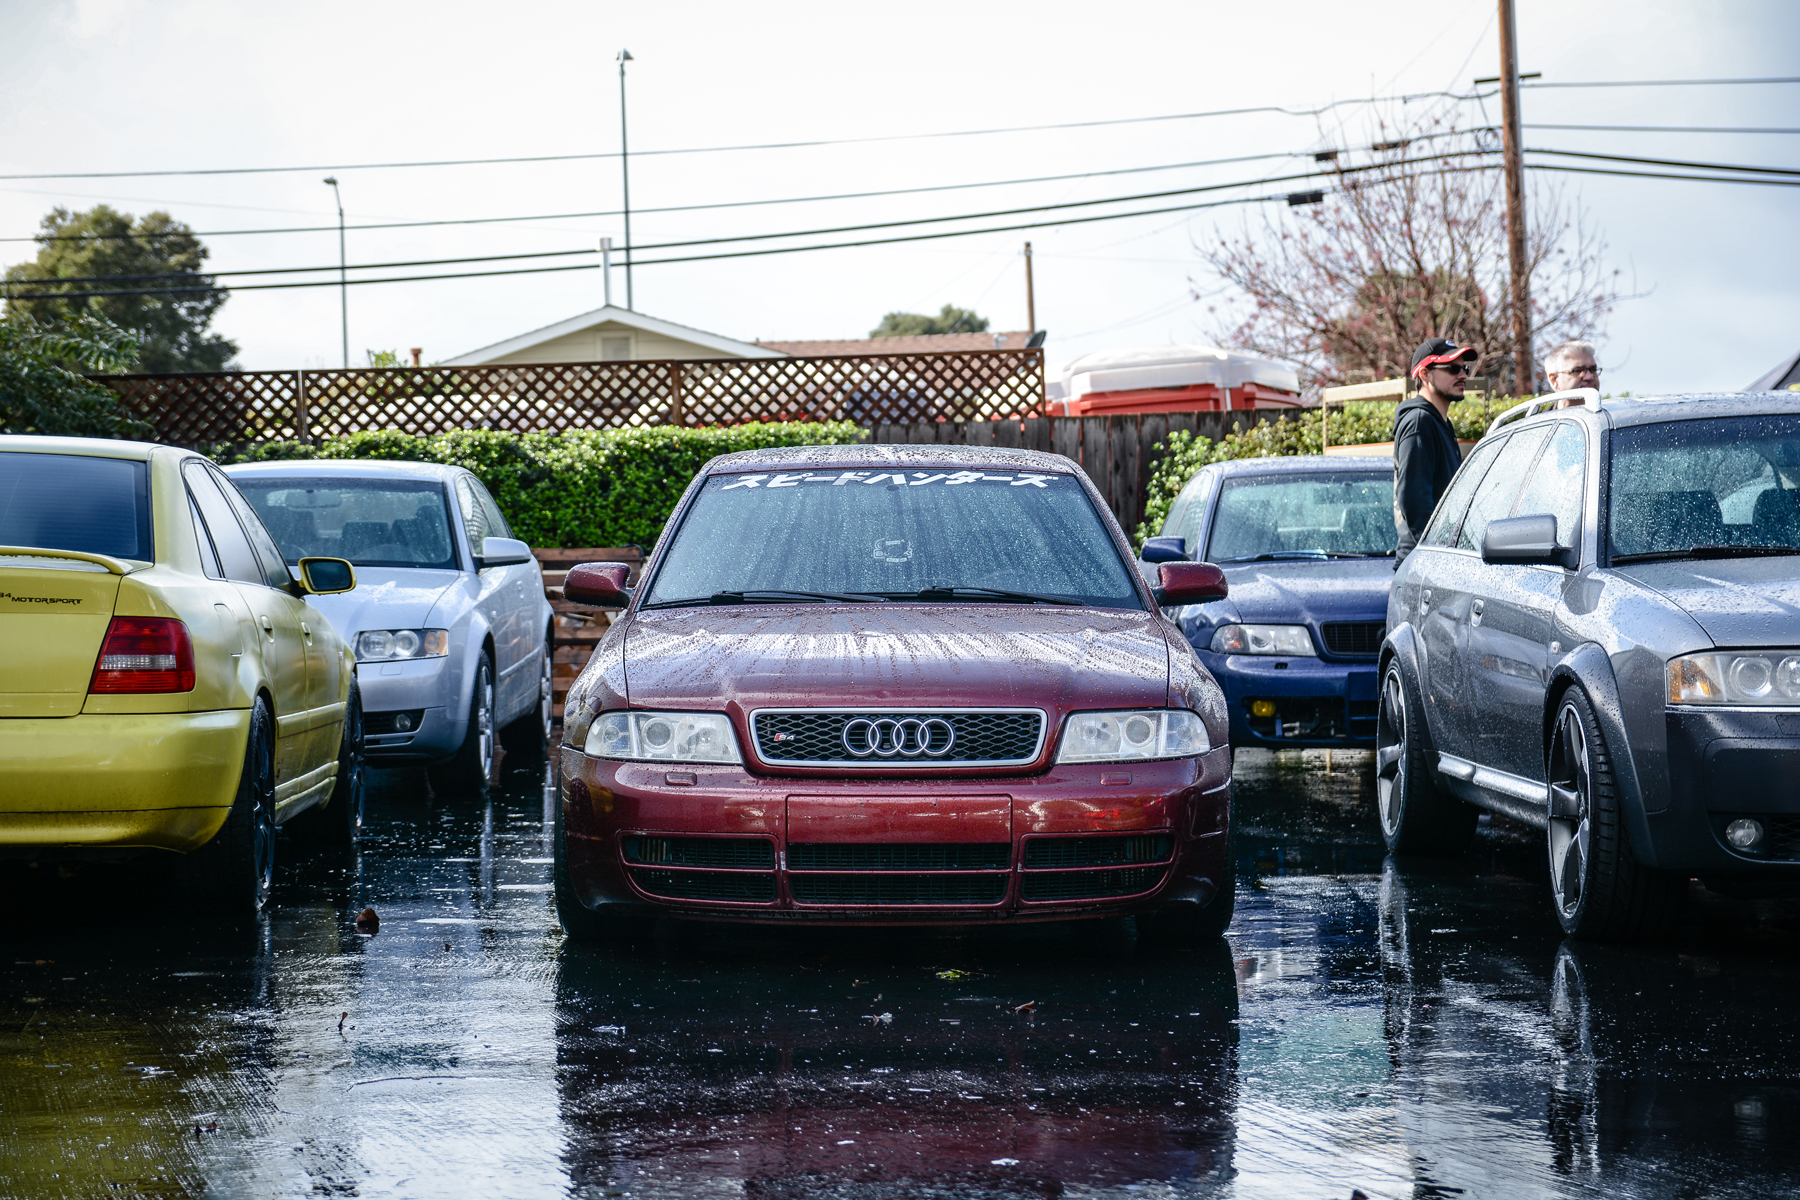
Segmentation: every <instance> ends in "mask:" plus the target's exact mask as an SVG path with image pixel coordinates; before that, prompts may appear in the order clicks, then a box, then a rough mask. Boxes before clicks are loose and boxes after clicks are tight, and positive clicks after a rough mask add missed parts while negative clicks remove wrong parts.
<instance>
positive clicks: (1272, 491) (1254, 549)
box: [1205, 471, 1398, 562]
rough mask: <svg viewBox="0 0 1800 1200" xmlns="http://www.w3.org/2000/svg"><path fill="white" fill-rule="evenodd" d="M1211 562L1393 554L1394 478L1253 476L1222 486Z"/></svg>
mask: <svg viewBox="0 0 1800 1200" xmlns="http://www.w3.org/2000/svg"><path fill="white" fill-rule="evenodd" d="M1217 507H1218V515H1217V516H1216V517H1214V518H1213V528H1212V541H1211V542H1210V544H1209V545H1208V546H1207V550H1206V556H1205V557H1206V559H1207V561H1208V562H1249V561H1254V560H1257V559H1264V558H1379V557H1383V556H1386V555H1390V554H1392V553H1393V552H1394V545H1395V543H1396V542H1397V541H1398V537H1397V535H1396V534H1395V531H1394V477H1393V475H1391V474H1372V473H1369V472H1366V471H1365V472H1362V473H1351V472H1332V473H1329V474H1327V473H1320V474H1316V475H1315V474H1304V475H1303V474H1291V475H1289V474H1283V475H1253V476H1243V477H1239V478H1235V479H1227V480H1225V482H1224V484H1223V486H1221V488H1220V489H1219V503H1218V506H1217Z"/></svg>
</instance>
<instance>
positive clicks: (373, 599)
mask: <svg viewBox="0 0 1800 1200" xmlns="http://www.w3.org/2000/svg"><path fill="white" fill-rule="evenodd" d="M461 577H462V576H461V574H460V573H459V572H456V571H431V570H424V569H421V568H418V567H358V568H356V586H355V587H354V588H352V589H350V590H349V591H347V592H340V593H338V594H337V595H335V596H308V597H307V598H306V602H307V603H308V604H310V605H312V606H313V607H314V608H316V609H318V610H319V611H320V612H322V613H324V614H325V616H326V618H327V619H329V620H330V621H331V624H332V626H333V627H334V628H335V629H336V630H337V631H338V633H339V634H340V635H341V636H342V637H344V638H345V639H349V638H353V637H355V636H356V635H357V634H358V633H361V632H362V631H363V630H365V629H422V628H425V627H426V625H427V624H428V622H427V618H428V617H429V616H430V615H431V609H432V606H433V605H435V604H436V603H437V601H438V597H440V596H442V595H443V594H444V593H445V592H446V591H448V590H449V589H450V588H451V587H452V586H454V585H455V584H456V582H457V580H459V579H460V578H461Z"/></svg>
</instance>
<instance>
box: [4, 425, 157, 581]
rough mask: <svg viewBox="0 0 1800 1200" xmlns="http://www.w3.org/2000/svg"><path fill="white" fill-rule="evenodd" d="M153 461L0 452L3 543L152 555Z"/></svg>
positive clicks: (145, 558)
mask: <svg viewBox="0 0 1800 1200" xmlns="http://www.w3.org/2000/svg"><path fill="white" fill-rule="evenodd" d="M149 479H150V475H149V464H148V463H144V462H138V461H134V460H131V459H126V458H90V457H88V456H87V455H82V454H19V453H16V452H10V453H4V454H0V546H35V547H40V548H43V549H46V550H74V551H77V552H78V553H81V554H107V555H111V556H112V557H114V558H134V559H139V560H142V561H145V562H148V561H151V558H152V555H153V553H154V552H153V550H152V549H151V545H150V483H149Z"/></svg>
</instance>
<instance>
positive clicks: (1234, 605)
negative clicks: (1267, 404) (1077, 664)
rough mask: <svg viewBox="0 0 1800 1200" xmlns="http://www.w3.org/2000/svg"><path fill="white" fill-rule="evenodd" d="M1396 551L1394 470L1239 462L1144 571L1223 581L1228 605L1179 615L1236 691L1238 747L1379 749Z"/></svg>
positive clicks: (1350, 463) (1169, 522)
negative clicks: (1201, 574)
mask: <svg viewBox="0 0 1800 1200" xmlns="http://www.w3.org/2000/svg"><path fill="white" fill-rule="evenodd" d="M1395 541H1396V537H1395V533H1394V464H1393V460H1391V459H1386V458H1364V457H1350V456H1342V457H1340V456H1336V455H1333V456H1329V457H1327V456H1324V455H1307V456H1301V457H1293V458H1249V459H1240V460H1238V461H1236V462H1226V463H1214V464H1213V465H1212V466H1209V467H1205V468H1202V469H1201V471H1200V472H1199V473H1198V474H1197V475H1195V476H1194V478H1193V479H1192V480H1191V481H1190V482H1189V483H1188V485H1187V487H1185V488H1183V489H1182V492H1181V494H1180V495H1179V496H1178V497H1176V499H1175V503H1174V504H1173V505H1172V506H1171V507H1170V509H1169V515H1168V518H1167V519H1166V520H1165V521H1164V522H1163V527H1162V531H1161V533H1160V535H1159V536H1157V537H1153V538H1148V539H1146V540H1145V542H1144V548H1143V551H1142V553H1141V556H1140V562H1139V566H1140V569H1141V570H1144V571H1146V572H1154V571H1155V570H1156V564H1158V563H1165V562H1176V561H1181V560H1186V559H1195V560H1199V561H1203V562H1210V563H1216V564H1218V565H1219V566H1220V567H1222V568H1223V569H1224V571H1225V578H1226V580H1227V581H1228V582H1229V584H1230V588H1231V593H1230V595H1229V596H1228V597H1227V598H1226V599H1224V600H1215V601H1212V602H1211V603H1207V604H1193V605H1188V606H1186V607H1184V608H1179V609H1175V610H1172V611H1171V613H1170V615H1171V616H1172V617H1173V618H1174V620H1175V622H1176V624H1178V625H1179V626H1180V627H1181V630H1182V632H1183V633H1184V634H1186V635H1187V639H1188V641H1189V642H1190V643H1191V644H1192V645H1193V647H1194V649H1195V650H1196V651H1197V652H1198V653H1199V655H1200V661H1201V662H1203V663H1204V664H1205V665H1206V668H1207V670H1209V671H1211V672H1212V674H1213V677H1214V678H1216V679H1217V680H1218V681H1219V683H1220V685H1221V686H1222V687H1223V688H1224V689H1225V698H1226V700H1227V702H1228V704H1229V707H1230V712H1231V744H1232V745H1233V746H1263V747H1267V748H1270V749H1280V748H1284V747H1286V748H1293V747H1303V746H1328V747H1329V746H1358V747H1366V746H1373V745H1374V744H1375V717H1376V708H1377V701H1376V660H1377V658H1378V656H1379V655H1380V652H1381V639H1382V635H1383V633H1384V631H1385V627H1386V624H1387V602H1388V589H1389V586H1390V585H1391V584H1392V583H1393V581H1394V545H1395Z"/></svg>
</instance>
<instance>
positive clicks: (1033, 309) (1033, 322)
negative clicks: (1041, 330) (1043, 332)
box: [1025, 242, 1037, 333]
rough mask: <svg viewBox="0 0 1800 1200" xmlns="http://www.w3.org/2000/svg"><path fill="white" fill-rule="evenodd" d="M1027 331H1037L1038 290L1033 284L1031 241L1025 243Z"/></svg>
mask: <svg viewBox="0 0 1800 1200" xmlns="http://www.w3.org/2000/svg"><path fill="white" fill-rule="evenodd" d="M1025 331H1026V332H1027V333H1036V332H1037V292H1036V291H1034V290H1033V289H1032V286H1031V243H1030V242H1026V243H1025Z"/></svg>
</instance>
